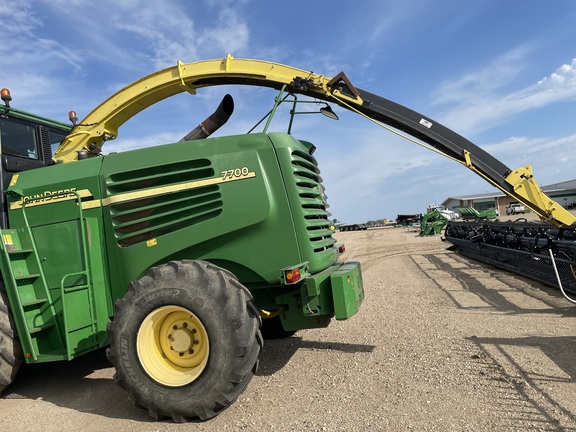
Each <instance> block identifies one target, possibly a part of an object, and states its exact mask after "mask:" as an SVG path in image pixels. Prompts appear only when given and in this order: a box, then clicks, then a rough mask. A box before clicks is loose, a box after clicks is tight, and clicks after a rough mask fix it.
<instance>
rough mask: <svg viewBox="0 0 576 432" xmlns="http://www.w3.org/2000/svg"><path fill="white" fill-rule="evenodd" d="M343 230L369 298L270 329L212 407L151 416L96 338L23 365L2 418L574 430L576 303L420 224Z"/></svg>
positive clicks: (8, 426)
mask: <svg viewBox="0 0 576 432" xmlns="http://www.w3.org/2000/svg"><path fill="white" fill-rule="evenodd" d="M338 239H339V241H343V242H345V243H346V246H347V250H348V252H346V254H345V255H344V258H345V259H347V260H359V261H360V262H361V263H362V266H363V274H364V283H365V290H366V300H365V302H364V304H363V307H362V309H361V311H360V312H359V313H358V314H357V315H356V316H354V317H353V318H351V319H349V320H347V321H341V322H340V321H339V322H334V323H333V324H332V325H331V326H330V327H329V328H327V329H321V330H308V331H301V332H298V333H297V334H296V335H295V336H293V337H291V338H289V339H284V340H277V341H267V342H266V344H265V346H264V351H263V354H262V356H261V361H260V369H259V371H258V374H257V376H256V377H255V378H254V379H253V381H252V382H251V384H250V386H249V387H248V390H247V391H246V392H245V393H244V394H243V395H241V396H240V398H239V399H238V401H237V402H236V403H235V404H234V405H232V407H231V408H229V409H228V410H226V411H225V412H223V413H222V414H221V415H220V416H218V417H217V418H215V419H213V420H211V421H208V422H206V423H200V422H192V423H187V424H174V423H171V422H168V421H166V422H164V421H160V422H159V421H153V420H149V419H148V417H147V413H146V412H144V411H143V410H140V409H137V408H134V407H132V405H131V404H130V402H129V401H128V399H127V397H126V394H125V393H124V391H123V390H121V389H120V388H119V387H117V386H116V385H115V384H114V382H113V380H112V375H113V369H112V368H111V366H110V365H109V364H108V362H107V361H106V357H105V355H104V352H97V353H94V354H92V355H89V356H86V357H85V358H81V359H78V360H76V361H73V362H71V363H68V364H46V365H36V366H27V367H25V368H23V369H22V370H21V371H20V374H19V376H18V378H17V380H16V382H15V383H14V384H13V385H12V386H10V387H9V388H8V389H7V391H6V392H5V393H4V394H3V398H2V399H0V417H1V418H2V426H3V430H5V431H39V430H42V431H61V430H83V431H102V430H114V431H151V432H152V431H214V430H223V431H226V430H229V431H236V430H268V431H270V430H272V431H372V430H374V431H399V430H417V431H462V430H470V431H576V305H573V304H571V303H569V302H568V301H566V300H565V299H564V298H562V296H561V295H560V293H559V292H558V291H556V290H554V289H551V288H548V287H544V286H542V285H541V284H539V283H535V282H532V281H529V280H527V279H523V278H521V277H517V276H514V275H512V274H509V273H506V272H503V271H500V270H496V269H494V268H491V267H488V266H485V265H483V264H480V263H478V262H474V261H470V260H469V259H467V258H465V257H462V256H459V255H457V254H455V253H453V252H450V251H447V250H446V247H447V244H445V243H442V242H441V241H440V239H439V238H438V237H427V238H419V237H416V231H415V230H410V229H402V228H382V229H370V230H367V231H360V232H347V233H339V234H338Z"/></svg>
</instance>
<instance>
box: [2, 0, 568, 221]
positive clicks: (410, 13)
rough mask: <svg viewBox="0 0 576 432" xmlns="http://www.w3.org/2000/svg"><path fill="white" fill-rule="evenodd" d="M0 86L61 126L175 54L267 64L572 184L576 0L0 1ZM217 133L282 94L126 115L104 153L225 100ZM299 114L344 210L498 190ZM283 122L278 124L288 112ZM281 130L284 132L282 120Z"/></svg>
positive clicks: (334, 208) (368, 128)
mask: <svg viewBox="0 0 576 432" xmlns="http://www.w3.org/2000/svg"><path fill="white" fill-rule="evenodd" d="M0 19H1V20H2V23H3V38H2V43H1V44H0V55H1V58H2V67H1V68H0V87H8V88H10V90H11V92H12V96H13V99H14V100H13V102H12V106H14V107H17V108H20V109H23V110H26V111H31V112H35V113H37V114H40V115H44V116H46V117H50V118H54V119H56V120H60V121H67V113H68V111H69V110H72V109H73V110H75V111H76V112H77V113H78V115H79V117H80V118H82V117H84V116H85V115H87V114H88V113H89V112H90V111H91V110H92V109H93V108H94V107H96V106H97V105H98V104H99V103H100V102H101V101H103V100H104V99H106V98H107V97H108V96H110V95H111V94H113V93H114V92H115V91H117V90H119V89H120V88H122V87H123V86H125V85H127V84H129V83H131V82H132V81H135V80H137V79H139V78H141V77H143V76H145V75H148V74H150V73H153V72H155V71H156V70H158V69H161V68H165V67H169V66H173V65H175V64H176V62H177V60H181V61H183V62H191V61H198V60H206V59H214V58H221V57H224V56H225V55H226V53H231V54H232V55H233V56H234V57H236V58H256V59H262V60H269V61H274V62H279V63H283V64H287V65H290V66H294V67H299V68H302V69H306V70H312V71H314V72H316V73H322V74H324V75H327V76H331V75H335V74H337V73H338V72H340V71H344V72H345V73H346V75H347V76H348V77H349V78H350V80H351V81H352V83H353V84H354V85H355V86H357V87H359V88H362V89H363V90H367V91H369V92H372V93H376V94H378V95H380V96H383V97H385V98H387V99H391V100H393V101H395V102H398V103H400V104H402V105H405V106H407V107H409V108H411V109H413V110H416V111H418V112H420V113H422V114H425V115H426V116H427V117H430V118H432V119H434V120H435V121H437V122H440V123H443V124H444V125H445V126H447V127H449V128H451V129H453V130H454V131H456V132H458V133H460V134H461V135H463V136H465V137H466V138H468V139H470V140H471V141H472V142H474V143H475V144H477V145H479V146H480V147H482V148H484V149H485V150H487V151H488V152H490V153H491V154H493V155H494V156H496V157H497V158H498V159H500V160H501V161H502V162H504V163H505V164H507V165H508V166H509V167H510V168H517V167H520V166H523V165H525V164H528V163H532V164H533V169H534V172H535V177H536V180H537V181H538V182H539V183H540V184H541V185H546V184H551V183H557V182H561V181H566V180H571V179H573V178H576V175H575V173H574V166H575V161H576V26H574V22H576V2H574V1H572V0H554V1H548V0H507V1H505V0H483V1H466V0H441V1H440V0H409V1H408V0H406V1H400V0H395V1H392V0H365V1H362V2H358V1H355V2H353V1H338V0H333V1H316V2H301V1H293V2H272V1H264V0H258V1H257V0H234V1H228V0H142V1H138V0H114V1H111V0H99V1H88V0H45V1H44V0H19V1H16V0H0ZM227 92H228V93H231V94H232V95H233V96H234V99H235V104H236V110H235V113H234V115H233V117H232V119H231V120H230V121H229V123H228V124H227V125H225V126H224V127H223V128H222V129H221V130H220V131H218V132H217V134H218V135H224V134H226V135H227V134H236V133H244V132H246V131H248V130H249V129H250V127H251V126H252V125H253V124H254V123H256V121H258V120H259V119H260V118H261V117H262V116H263V115H264V114H265V113H266V112H267V111H268V109H269V108H270V107H271V104H272V102H273V98H274V96H275V94H276V93H275V92H274V91H272V90H268V89H261V88H255V87H213V88H208V89H204V90H201V91H199V92H198V94H197V95H196V96H191V95H188V94H182V95H178V96H176V97H173V98H170V99H168V100H166V101H163V102H161V103H159V104H156V105H155V106H153V107H151V108H150V109H148V110H146V111H145V112H143V113H141V114H139V115H138V116H136V117H134V118H133V119H132V120H130V121H129V122H127V123H126V124H125V125H124V127H123V128H122V129H121V130H120V134H119V137H118V139H117V140H116V141H114V142H113V143H109V144H107V147H106V148H105V150H107V151H121V150H125V149H131V148H137V147H138V146H149V145H157V144H161V143H168V142H174V141H177V140H178V139H180V138H181V137H182V136H183V135H185V134H186V133H187V132H188V131H189V130H190V129H191V128H193V127H194V126H195V125H196V124H197V123H198V122H199V121H201V120H203V119H204V118H205V117H206V116H207V115H208V114H209V113H210V112H212V111H213V109H214V108H215V106H216V105H217V104H218V102H219V101H220V99H221V97H222V96H223V95H224V94H225V93H227ZM337 112H338V114H339V115H340V121H339V122H333V121H330V120H328V119H325V118H324V117H322V116H300V118H298V119H297V122H296V127H295V129H294V131H293V134H294V135H295V136H297V137H299V138H302V139H306V140H309V141H312V142H314V143H315V145H316V146H317V147H318V150H317V152H316V154H315V155H316V157H317V158H318V160H319V163H320V168H321V170H322V175H323V178H324V184H325V186H326V189H327V195H328V198H329V203H330V205H331V207H330V210H331V212H332V214H333V217H335V218H338V219H339V220H341V221H344V222H350V223H352V222H364V221H367V220H372V219H381V218H388V219H394V218H395V217H396V215H397V214H399V213H421V212H424V211H425V209H426V206H427V205H428V204H430V203H433V202H434V201H438V202H441V201H443V200H444V199H445V198H447V197H448V196H455V195H464V194H474V193H484V192H487V191H493V190H494V189H493V188H492V187H491V186H490V185H489V184H488V183H486V182H485V181H484V180H482V179H480V178H479V177H477V176H476V175H474V174H473V173H471V172H469V171H468V170H467V169H466V168H464V167H462V166H461V165H459V164H457V163H455V162H453V161H450V160H448V159H446V158H443V157H442V156H439V155H436V154H434V153H432V152H430V151H428V150H426V149H422V148H421V147H419V146H417V145H415V144H413V143H411V142H408V141H406V140H403V139H401V138H398V137H397V136H395V135H393V134H391V133H389V132H386V131H385V130H383V129H381V128H378V127H377V126H375V125H373V124H372V123H371V122H369V121H367V120H365V119H363V118H361V117H359V116H357V115H355V114H352V113H349V112H343V111H342V110H340V109H338V110H337ZM280 118H282V116H280ZM275 126H277V127H276V128H277V129H278V130H282V124H280V123H279V124H278V125H275Z"/></svg>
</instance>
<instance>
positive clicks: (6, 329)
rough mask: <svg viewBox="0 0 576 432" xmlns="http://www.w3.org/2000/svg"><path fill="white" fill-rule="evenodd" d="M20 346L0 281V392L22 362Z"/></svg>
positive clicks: (12, 377) (9, 382)
mask: <svg viewBox="0 0 576 432" xmlns="http://www.w3.org/2000/svg"><path fill="white" fill-rule="evenodd" d="M23 359H24V357H23V355H22V346H21V345H20V340H19V339H18V334H17V333H16V326H15V325H14V320H13V319H12V314H11V313H10V309H9V307H8V296H7V294H6V288H5V287H4V283H3V282H2V281H1V280H0V392H1V391H3V390H4V389H5V388H6V387H8V386H9V385H10V384H11V383H12V382H13V381H14V378H16V373H17V372H18V369H20V365H21V364H22V360H23Z"/></svg>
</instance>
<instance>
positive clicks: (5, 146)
mask: <svg viewBox="0 0 576 432" xmlns="http://www.w3.org/2000/svg"><path fill="white" fill-rule="evenodd" d="M0 149H1V152H2V154H5V155H10V156H20V157H26V158H30V159H38V150H37V149H38V145H37V139H36V128H35V127H34V126H30V125H27V124H24V123H19V122H15V121H13V120H9V119H0Z"/></svg>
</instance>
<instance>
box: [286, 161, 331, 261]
mask: <svg viewBox="0 0 576 432" xmlns="http://www.w3.org/2000/svg"><path fill="white" fill-rule="evenodd" d="M292 171H293V174H294V178H295V179H296V190H297V192H298V196H299V197H300V202H301V208H302V215H303V218H304V224H305V226H306V232H307V234H308V241H309V242H310V244H311V245H312V248H313V250H314V252H315V253H322V252H323V251H326V250H329V249H331V248H332V246H333V245H334V243H336V240H335V239H334V238H333V237H332V233H333V231H332V230H331V229H330V221H329V220H328V217H329V216H330V213H329V212H328V211H327V210H326V209H327V208H328V205H327V204H326V199H325V195H324V187H323V186H322V177H320V170H319V169H318V163H317V162H316V159H315V158H314V157H313V156H311V155H309V154H308V153H306V152H304V151H301V150H294V151H293V152H292Z"/></svg>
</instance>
